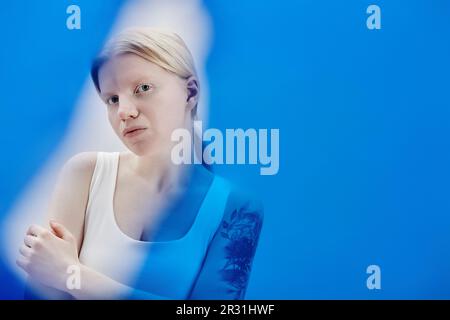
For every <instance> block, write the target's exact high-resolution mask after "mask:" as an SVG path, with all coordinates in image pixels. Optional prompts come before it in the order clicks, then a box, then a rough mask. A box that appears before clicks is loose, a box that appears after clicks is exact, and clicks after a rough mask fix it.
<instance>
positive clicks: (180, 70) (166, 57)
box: [91, 27, 199, 118]
mask: <svg viewBox="0 0 450 320" xmlns="http://www.w3.org/2000/svg"><path fill="white" fill-rule="evenodd" d="M125 53H133V54H136V55H138V56H140V57H141V58H144V59H146V60H148V61H150V62H152V63H154V64H156V65H157V66H159V67H161V68H163V69H165V70H167V71H169V72H172V73H174V74H176V75H177V76H179V77H181V78H183V79H188V78H189V77H191V76H194V77H195V78H196V79H197V86H199V83H198V77H197V72H196V70H195V66H194V59H193V58H192V54H191V52H190V51H189V49H188V47H187V46H186V44H185V43H184V41H183V40H182V39H181V37H180V36H178V35H177V34H176V33H173V32H169V31H165V30H161V29H155V28H142V27H134V28H129V29H126V30H124V31H122V32H121V33H119V34H118V35H117V36H115V37H114V38H112V39H111V40H110V41H108V42H107V44H106V45H105V47H104V48H103V50H102V51H101V52H100V54H99V55H98V57H97V58H96V59H95V60H94V62H93V63H92V66H91V77H92V80H93V82H94V85H95V88H96V89H97V92H100V86H99V79H98V73H99V70H100V68H101V67H102V65H103V64H104V63H105V62H106V61H108V60H109V59H111V58H112V57H114V56H117V55H121V54H125ZM196 115H197V106H195V107H194V108H193V109H192V117H193V118H194V117H195V116H196Z"/></svg>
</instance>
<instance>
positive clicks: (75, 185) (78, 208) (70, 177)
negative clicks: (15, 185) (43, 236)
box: [22, 152, 97, 299]
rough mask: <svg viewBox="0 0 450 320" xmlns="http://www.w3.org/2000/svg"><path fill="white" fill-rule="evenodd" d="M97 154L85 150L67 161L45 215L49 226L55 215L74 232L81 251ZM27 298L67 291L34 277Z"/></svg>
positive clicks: (61, 295) (62, 296)
mask: <svg viewBox="0 0 450 320" xmlns="http://www.w3.org/2000/svg"><path fill="white" fill-rule="evenodd" d="M96 158H97V153H96V152H82V153H79V154H77V155H75V156H73V157H72V158H70V159H69V160H68V161H67V162H66V163H65V165H64V166H63V168H62V170H61V171H60V173H59V175H58V179H57V182H56V186H55V189H54V191H53V194H52V197H51V199H50V203H49V206H48V210H47V214H46V217H45V225H46V228H50V227H49V225H48V223H49V221H50V220H51V219H52V220H55V221H58V222H60V223H61V224H63V225H64V226H65V227H66V228H67V229H68V230H69V231H70V232H71V234H72V235H73V236H74V238H75V242H76V248H77V254H79V252H80V248H81V245H82V242H83V228H84V217H85V212H86V206H87V203H88V197H89V188H90V183H91V179H92V174H93V172H94V168H95V164H96ZM22 251H27V252H29V250H27V249H26V248H22ZM25 298H26V299H36V298H37V299H39V298H53V299H65V298H67V295H65V294H64V293H63V292H61V291H59V290H56V289H54V288H51V287H47V286H45V285H43V284H42V283H40V282H38V281H36V279H33V278H31V277H30V278H29V279H28V281H27V285H26V288H25Z"/></svg>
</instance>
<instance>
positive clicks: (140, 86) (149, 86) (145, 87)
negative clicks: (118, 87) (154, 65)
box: [135, 84, 152, 93]
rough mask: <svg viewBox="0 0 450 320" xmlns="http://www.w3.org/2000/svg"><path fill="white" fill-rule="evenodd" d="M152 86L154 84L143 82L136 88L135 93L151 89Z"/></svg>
mask: <svg viewBox="0 0 450 320" xmlns="http://www.w3.org/2000/svg"><path fill="white" fill-rule="evenodd" d="M151 88H152V86H151V85H149V84H141V85H139V86H138V87H137V88H136V90H135V93H142V92H145V91H149V90H150V89H151Z"/></svg>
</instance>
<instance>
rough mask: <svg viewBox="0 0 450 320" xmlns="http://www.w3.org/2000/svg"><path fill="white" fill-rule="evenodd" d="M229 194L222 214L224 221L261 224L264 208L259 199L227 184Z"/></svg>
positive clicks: (236, 186)
mask: <svg viewBox="0 0 450 320" xmlns="http://www.w3.org/2000/svg"><path fill="white" fill-rule="evenodd" d="M228 183H229V185H230V192H229V195H228V200H227V205H226V208H225V212H224V220H225V221H227V220H228V221H234V222H237V221H243V220H245V221H247V222H248V221H249V220H250V221H252V222H253V223H256V224H262V222H263V220H264V206H263V202H262V201H261V199H260V198H259V197H258V196H256V195H255V194H254V193H253V192H250V191H249V190H248V189H245V188H243V187H241V186H238V185H236V184H233V183H232V182H229V181H228Z"/></svg>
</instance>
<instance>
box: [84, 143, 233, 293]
mask: <svg viewBox="0 0 450 320" xmlns="http://www.w3.org/2000/svg"><path fill="white" fill-rule="evenodd" d="M118 163H119V152H112V153H107V152H98V154H97V162H96V165H95V169H94V173H93V176H92V181H91V186H90V191H89V200H88V204H87V208H86V216H85V226H84V240H83V244H82V248H81V250H80V262H81V263H83V264H85V265H86V266H88V267H91V268H93V269H94V270H96V271H98V272H100V273H103V274H104V275H106V276H108V277H110V278H112V279H114V280H116V281H118V282H120V283H122V284H125V285H128V286H131V287H133V288H136V289H139V290H144V291H147V292H150V293H152V294H157V295H162V296H165V297H168V298H171V299H186V298H187V296H188V294H189V292H190V289H191V287H192V285H193V284H194V282H195V279H196V276H197V274H198V272H199V270H200V268H201V265H202V262H203V259H204V257H205V254H206V252H207V249H208V246H209V243H210V242H211V239H212V238H213V236H214V234H215V232H216V231H217V229H218V227H219V225H220V222H221V220H222V217H223V213H224V209H225V206H226V202H227V199H228V194H229V186H228V184H227V183H226V181H225V180H224V179H222V178H220V177H218V176H214V180H213V182H212V183H211V186H210V187H209V190H208V192H207V194H206V196H205V197H204V199H203V202H202V205H201V207H200V209H199V212H198V213H197V216H196V218H195V221H194V223H193V224H192V226H191V228H190V229H189V231H188V232H187V233H186V234H185V235H184V236H183V237H181V238H180V239H176V240H171V241H148V242H147V241H139V240H135V239H133V238H131V237H129V236H128V235H126V234H124V233H123V232H122V231H121V230H120V228H119V227H118V225H117V223H116V219H115V216H114V212H113V195H114V190H115V184H116V177H117V171H118Z"/></svg>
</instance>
